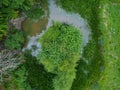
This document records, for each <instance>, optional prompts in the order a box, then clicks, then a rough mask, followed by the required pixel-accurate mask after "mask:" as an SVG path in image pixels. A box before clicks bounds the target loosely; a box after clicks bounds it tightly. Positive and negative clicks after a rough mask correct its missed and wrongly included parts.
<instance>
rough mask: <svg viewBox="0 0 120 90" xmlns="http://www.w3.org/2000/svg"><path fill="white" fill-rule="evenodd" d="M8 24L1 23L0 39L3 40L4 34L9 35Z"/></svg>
mask: <svg viewBox="0 0 120 90" xmlns="http://www.w3.org/2000/svg"><path fill="white" fill-rule="evenodd" d="M7 29H8V26H7V25H0V41H1V40H2V37H3V36H7Z"/></svg>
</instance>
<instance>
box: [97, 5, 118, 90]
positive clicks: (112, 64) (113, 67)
mask: <svg viewBox="0 0 120 90" xmlns="http://www.w3.org/2000/svg"><path fill="white" fill-rule="evenodd" d="M102 7H103V8H102V13H101V15H100V16H101V19H100V20H101V22H100V28H101V30H102V33H103V36H102V37H103V42H104V52H103V53H104V54H103V55H104V60H105V70H104V72H103V73H102V76H101V78H100V80H99V88H100V90H120V39H119V36H120V30H119V29H120V25H119V22H120V3H109V4H108V3H107V4H104V5H103V6H102Z"/></svg>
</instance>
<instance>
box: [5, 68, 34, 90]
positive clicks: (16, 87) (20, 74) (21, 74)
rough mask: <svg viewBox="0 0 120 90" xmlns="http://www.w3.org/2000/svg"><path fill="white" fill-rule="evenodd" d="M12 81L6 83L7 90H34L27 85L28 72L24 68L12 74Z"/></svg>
mask: <svg viewBox="0 0 120 90" xmlns="http://www.w3.org/2000/svg"><path fill="white" fill-rule="evenodd" d="M10 75H11V80H10V81H8V82H5V83H4V84H5V85H4V86H5V90H32V89H31V87H30V86H29V85H28V84H27V83H26V75H27V74H26V70H25V67H24V66H21V67H20V68H18V69H16V70H15V71H14V72H11V74H10Z"/></svg>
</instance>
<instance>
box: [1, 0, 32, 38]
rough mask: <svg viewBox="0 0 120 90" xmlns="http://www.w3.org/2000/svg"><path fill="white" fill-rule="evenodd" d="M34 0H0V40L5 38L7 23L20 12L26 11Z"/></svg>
mask: <svg viewBox="0 0 120 90" xmlns="http://www.w3.org/2000/svg"><path fill="white" fill-rule="evenodd" d="M33 4H34V0H1V1H0V40H1V39H2V38H3V37H4V36H7V32H8V22H9V20H10V19H11V18H16V17H18V15H19V14H20V12H21V11H28V10H29V9H30V8H31V6H32V5H33Z"/></svg>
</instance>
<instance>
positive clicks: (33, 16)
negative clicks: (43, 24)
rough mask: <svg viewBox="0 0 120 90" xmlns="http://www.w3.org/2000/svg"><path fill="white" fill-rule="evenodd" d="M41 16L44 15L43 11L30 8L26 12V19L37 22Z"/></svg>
mask: <svg viewBox="0 0 120 90" xmlns="http://www.w3.org/2000/svg"><path fill="white" fill-rule="evenodd" d="M43 14H44V11H43V10H42V9H41V8H31V9H30V10H29V11H28V12H27V16H28V18H30V19H33V20H39V19H40V17H41V16H42V15H43Z"/></svg>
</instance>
